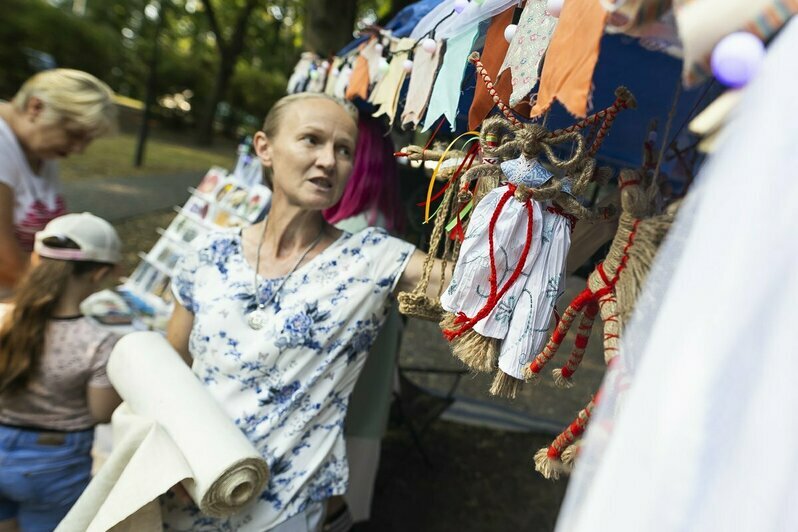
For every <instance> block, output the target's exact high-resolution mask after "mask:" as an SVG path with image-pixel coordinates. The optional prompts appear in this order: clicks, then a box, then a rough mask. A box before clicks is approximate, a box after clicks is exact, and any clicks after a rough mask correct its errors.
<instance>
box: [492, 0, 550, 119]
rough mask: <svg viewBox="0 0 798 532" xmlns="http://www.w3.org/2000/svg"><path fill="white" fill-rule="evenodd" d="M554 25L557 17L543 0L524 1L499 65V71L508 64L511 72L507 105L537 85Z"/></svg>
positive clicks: (500, 72)
mask: <svg viewBox="0 0 798 532" xmlns="http://www.w3.org/2000/svg"><path fill="white" fill-rule="evenodd" d="M556 26H557V19H556V18H555V17H552V16H551V15H549V14H548V13H547V12H546V0H528V1H527V3H526V7H524V11H523V12H522V13H521V20H520V21H519V23H518V29H517V30H516V32H515V37H513V40H512V42H511V43H510V47H509V50H507V55H506V56H505V57H504V62H503V63H502V66H501V69H499V75H501V74H502V72H504V71H505V70H506V69H508V68H509V69H510V73H511V75H512V78H511V79H512V86H513V90H512V94H511V95H510V107H515V106H516V105H518V103H519V102H520V101H521V99H523V98H524V97H525V96H526V95H527V94H529V93H530V92H531V91H532V89H534V88H535V85H537V83H538V68H539V67H540V62H541V60H542V59H543V54H545V53H546V48H548V46H549V41H551V35H552V33H554V28H555V27H556ZM483 63H484V60H483Z"/></svg>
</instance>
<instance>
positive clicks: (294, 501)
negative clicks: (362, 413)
mask: <svg viewBox="0 0 798 532" xmlns="http://www.w3.org/2000/svg"><path fill="white" fill-rule="evenodd" d="M197 245H198V249H199V251H198V252H196V253H189V254H187V255H186V256H185V257H184V258H183V259H182V261H181V263H180V264H179V265H178V267H177V272H176V274H175V276H174V277H173V279H172V290H173V292H174V295H175V297H176V299H177V301H178V302H180V303H181V304H182V305H183V306H184V307H186V308H187V309H188V310H190V311H191V312H192V313H193V314H194V326H193V328H192V330H191V335H190V338H189V348H190V351H191V354H192V356H193V357H194V363H193V366H192V369H193V371H194V373H195V374H196V375H197V377H199V379H200V380H201V381H202V382H203V383H204V385H205V387H206V389H207V390H208V392H209V393H210V394H211V395H213V397H214V398H215V399H216V400H217V401H218V402H219V404H220V405H221V406H222V408H224V410H225V411H226V412H227V414H228V415H229V416H230V418H231V419H233V421H234V422H235V423H236V425H237V426H238V427H239V428H240V429H241V430H242V431H243V432H244V434H245V435H246V436H247V437H248V438H249V440H250V441H251V442H252V443H253V444H254V445H255V447H256V448H257V449H258V451H259V452H260V453H261V455H262V456H263V457H264V458H265V459H266V462H267V463H268V465H269V470H270V473H271V477H270V479H269V483H268V486H267V487H266V490H265V491H264V492H263V494H262V495H261V496H260V498H258V499H257V500H256V501H255V502H254V503H252V504H251V505H250V506H249V507H248V508H244V509H243V510H242V511H241V512H240V513H238V514H236V515H234V516H232V517H230V518H229V519H223V520H217V519H212V518H209V517H207V516H203V515H202V514H200V513H198V510H197V509H196V507H193V506H189V505H186V504H184V503H182V502H181V501H179V500H178V499H177V498H176V497H174V496H171V495H169V494H167V495H166V496H165V497H164V498H163V499H162V509H163V511H164V521H165V523H164V524H165V526H164V529H165V530H238V531H242V532H246V531H263V530H268V529H270V528H272V527H274V526H276V525H278V524H280V523H281V522H283V521H285V520H286V519H288V518H290V517H291V516H293V515H296V514H298V513H299V512H302V511H304V510H305V509H306V508H307V507H308V505H311V504H313V503H314V502H321V501H324V500H326V499H327V498H329V497H331V496H332V495H340V494H343V493H344V492H345V491H346V486H347V480H348V466H347V460H346V450H345V445H344V438H343V426H344V418H345V415H346V409H347V405H348V402H349V396H350V394H351V393H352V389H353V388H354V386H355V381H356V380H357V376H358V374H359V372H360V370H361V369H362V367H363V363H364V362H365V357H366V354H367V352H368V350H369V348H370V347H371V344H372V343H373V342H374V339H375V337H376V336H377V333H378V332H379V330H380V327H381V325H382V324H383V322H384V320H385V316H386V314H387V310H388V298H389V297H390V295H391V293H392V292H393V290H394V288H395V286H396V283H397V282H398V280H399V278H400V277H401V274H402V272H403V271H404V269H405V267H406V266H407V263H408V261H409V259H410V256H411V255H412V253H413V250H414V247H413V246H412V245H411V244H408V243H407V242H404V241H402V240H399V239H397V238H393V237H391V236H389V235H388V234H387V233H386V232H385V231H384V230H383V229H378V228H367V229H364V230H363V231H360V232H358V233H356V234H351V233H346V232H345V233H343V234H342V235H341V237H340V238H339V239H338V240H337V241H336V242H334V243H333V244H331V245H330V246H329V247H328V248H327V249H325V250H324V251H322V252H321V253H320V254H319V255H317V256H316V257H314V258H313V259H312V260H310V261H309V262H308V263H306V264H304V265H303V266H301V267H300V268H299V269H297V270H296V271H295V272H294V273H293V274H292V275H290V276H289V278H288V279H287V280H286V281H285V284H284V285H283V286H282V288H280V289H279V291H278V292H277V293H276V295H275V296H274V298H273V299H272V300H271V302H270V303H269V304H268V306H267V307H266V309H265V310H266V311H267V313H268V321H267V324H266V325H265V326H264V327H263V328H262V329H259V330H253V329H251V328H250V327H249V326H248V325H247V315H248V313H249V312H251V311H252V310H254V309H255V308H256V306H257V301H256V299H255V292H254V277H255V272H254V271H253V269H252V267H251V266H250V265H249V264H248V263H247V262H246V261H245V260H244V259H243V253H242V247H241V235H240V231H238V230H236V231H227V232H223V233H212V234H210V235H207V236H204V237H201V239H199V241H198V243H197ZM282 281H283V278H277V279H261V278H259V279H258V286H259V290H260V300H261V301H264V302H265V301H269V300H270V298H271V296H272V292H273V291H275V290H278V287H279V286H280V284H281V283H282ZM195 414H196V415H201V412H196V413H195Z"/></svg>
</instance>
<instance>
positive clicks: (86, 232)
mask: <svg viewBox="0 0 798 532" xmlns="http://www.w3.org/2000/svg"><path fill="white" fill-rule="evenodd" d="M48 238H68V239H69V240H71V241H72V242H74V243H75V244H77V245H78V249H72V248H67V247H51V246H47V245H46V244H45V243H44V241H45V240H46V239H48ZM121 248H122V242H121V241H120V240H119V235H118V234H117V233H116V229H114V227H113V226H112V225H111V224H110V223H108V222H106V221H105V220H103V219H102V218H99V217H97V216H94V215H93V214H91V213H88V212H84V213H80V214H66V215H64V216H59V217H58V218H55V219H53V220H51V221H50V223H48V224H47V225H46V226H45V227H44V229H42V230H41V231H39V232H38V233H36V242H35V243H34V245H33V250H34V251H35V252H36V253H38V254H39V256H40V257H47V258H48V259H59V260H74V261H94V262H107V263H110V264H116V263H118V262H119V261H120V260H122V252H121Z"/></svg>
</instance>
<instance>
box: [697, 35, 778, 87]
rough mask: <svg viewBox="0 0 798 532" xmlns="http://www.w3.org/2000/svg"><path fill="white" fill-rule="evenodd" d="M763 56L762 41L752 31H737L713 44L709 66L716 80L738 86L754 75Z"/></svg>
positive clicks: (763, 46) (727, 84)
mask: <svg viewBox="0 0 798 532" xmlns="http://www.w3.org/2000/svg"><path fill="white" fill-rule="evenodd" d="M764 58H765V45H764V44H762V41H760V40H759V38H758V37H757V36H755V35H754V34H752V33H748V32H745V31H738V32H735V33H731V34H729V35H727V36H726V37H724V38H723V39H721V40H720V42H719V43H718V44H717V45H715V48H714V50H712V57H711V58H710V66H711V67H712V73H713V74H714V75H715V77H716V78H717V79H718V81H720V82H721V83H723V84H724V85H726V86H727V87H732V88H740V87H743V86H744V85H746V84H747V83H748V82H749V81H750V80H751V79H752V78H753V77H754V75H755V74H756V72H757V70H759V66H760V65H761V64H762V60H763V59H764Z"/></svg>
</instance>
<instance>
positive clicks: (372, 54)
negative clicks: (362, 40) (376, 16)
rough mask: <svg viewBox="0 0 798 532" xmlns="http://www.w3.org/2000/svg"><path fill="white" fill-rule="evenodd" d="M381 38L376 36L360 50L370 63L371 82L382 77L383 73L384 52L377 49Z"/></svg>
mask: <svg viewBox="0 0 798 532" xmlns="http://www.w3.org/2000/svg"><path fill="white" fill-rule="evenodd" d="M379 42H380V41H379V39H377V38H376V37H375V38H373V39H371V40H370V41H369V42H367V43H366V45H365V46H364V47H363V49H362V50H361V51H360V55H361V56H362V57H364V58H365V59H366V62H367V63H368V65H369V79H370V80H371V83H372V84H373V83H375V82H377V81H379V80H380V79H381V78H382V74H380V62H382V52H380V51H378V50H377V44H378V43H379Z"/></svg>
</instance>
